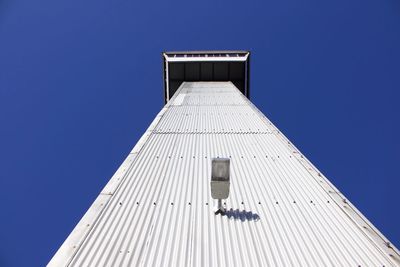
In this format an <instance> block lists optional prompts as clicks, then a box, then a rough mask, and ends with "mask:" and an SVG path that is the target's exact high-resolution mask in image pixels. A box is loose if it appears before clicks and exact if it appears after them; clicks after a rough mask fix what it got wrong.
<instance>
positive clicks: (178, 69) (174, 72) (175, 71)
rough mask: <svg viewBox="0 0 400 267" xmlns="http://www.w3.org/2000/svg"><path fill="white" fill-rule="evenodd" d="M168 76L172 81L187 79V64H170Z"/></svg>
mask: <svg viewBox="0 0 400 267" xmlns="http://www.w3.org/2000/svg"><path fill="white" fill-rule="evenodd" d="M168 74H169V79H170V80H183V79H184V77H185V63H169V65H168Z"/></svg>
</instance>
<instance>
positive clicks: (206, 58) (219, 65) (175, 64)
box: [163, 51, 250, 103]
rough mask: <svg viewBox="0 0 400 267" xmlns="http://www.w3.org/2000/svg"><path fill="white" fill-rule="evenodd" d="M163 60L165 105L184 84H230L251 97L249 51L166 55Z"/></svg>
mask: <svg viewBox="0 0 400 267" xmlns="http://www.w3.org/2000/svg"><path fill="white" fill-rule="evenodd" d="M163 60H164V73H163V74H164V100H165V103H167V102H168V100H169V99H170V98H171V97H172V96H173V95H174V93H175V92H176V90H177V89H178V88H179V86H180V85H181V84H182V82H184V81H187V82H196V81H231V82H232V83H233V84H234V85H235V86H236V87H237V88H238V89H239V90H240V91H241V92H242V93H243V94H244V95H245V96H246V97H247V98H249V97H250V92H249V73H250V69H249V67H250V66H249V64H250V52H249V51H190V52H164V53H163Z"/></svg>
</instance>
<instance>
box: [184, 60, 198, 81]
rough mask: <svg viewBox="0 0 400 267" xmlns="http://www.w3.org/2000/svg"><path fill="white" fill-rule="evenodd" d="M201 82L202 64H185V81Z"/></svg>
mask: <svg viewBox="0 0 400 267" xmlns="http://www.w3.org/2000/svg"><path fill="white" fill-rule="evenodd" d="M199 80H200V63H199V62H189V63H185V81H199Z"/></svg>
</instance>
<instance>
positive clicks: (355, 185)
mask: <svg viewBox="0 0 400 267" xmlns="http://www.w3.org/2000/svg"><path fill="white" fill-rule="evenodd" d="M399 29H400V2H399V1H397V0H386V1H382V0H374V1H372V0H362V1H347V0H337V1H320V0H314V1H312V0H305V1H292V0H286V1H220V0H213V1H208V0H206V1H201V2H200V1H198V2H191V1H160V2H155V1H129V0H122V1H121V0H120V1H104V0H96V1H94V0H79V1H78V0H68V1H67V0H60V1H50V0H40V1H28V0H15V1H11V0H2V1H0V189H1V194H0V203H1V218H0V241H1V242H0V266H41V265H44V264H46V263H47V262H48V261H49V260H50V258H51V257H52V255H53V254H54V253H55V252H56V250H57V249H58V247H59V246H60V245H61V244H62V242H63V241H64V239H65V238H66V237H67V235H68V234H69V233H70V232H71V230H72V229H73V227H74V226H75V224H76V223H77V222H78V220H79V219H80V218H81V217H82V215H83V214H84V212H85V211H86V209H87V208H88V207H89V206H90V204H91V203H92V201H93V200H94V199H95V197H96V196H97V195H98V193H99V192H100V190H101V189H102V187H103V186H104V185H105V184H106V182H107V181H108V179H109V178H110V177H111V175H112V174H113V172H114V171H115V170H116V169H117V167H118V166H119V165H120V163H121V162H122V161H123V159H124V158H125V156H126V155H127V153H129V151H130V149H131V148H132V147H133V145H134V144H135V143H136V141H137V140H138V139H139V138H140V136H141V135H142V133H143V132H144V131H145V129H146V128H147V126H148V125H149V124H150V122H151V121H152V119H153V118H154V116H155V115H156V114H157V113H158V111H159V110H160V109H161V107H162V105H163V88H162V65H161V54H160V53H161V51H164V50H194V49H196V50H203V49H248V50H251V52H252V60H251V98H252V101H253V102H254V103H255V104H256V105H257V106H258V107H259V108H260V109H261V110H262V111H263V112H264V113H265V114H266V115H267V116H268V117H269V118H270V119H271V120H272V121H273V122H274V123H275V124H276V125H277V126H278V127H279V128H280V129H281V130H282V131H283V132H284V133H285V134H286V136H288V138H289V139H290V140H291V141H293V143H294V144H296V145H297V147H298V148H299V149H300V150H301V151H302V152H303V153H304V154H305V155H306V156H307V157H308V158H309V159H310V160H311V161H312V162H313V163H314V164H315V165H316V166H317V167H318V168H319V169H320V170H321V171H322V172H323V173H324V174H325V175H326V176H327V177H328V178H329V179H330V180H331V181H332V182H333V183H334V184H335V185H336V186H337V187H338V188H339V189H340V190H341V191H342V192H343V193H344V194H345V195H346V196H347V197H348V198H349V199H350V201H352V202H353V203H354V204H355V205H356V206H357V207H358V208H359V210H361V211H362V212H363V214H364V215H365V216H366V217H367V218H369V219H370V220H371V221H372V222H373V223H374V225H375V226H376V227H378V229H380V230H381V231H382V232H383V233H384V234H385V235H386V236H387V237H388V238H389V239H390V240H391V241H392V242H393V243H394V244H395V245H396V246H397V247H400V227H399V225H400V212H399V208H398V206H399V202H400V197H399V187H400V174H399V171H398V166H399V162H400V156H399V155H400V154H399V152H400V142H399V136H400V126H399V117H400V106H399V99H400V93H399V90H400V49H399V47H400V30H399Z"/></svg>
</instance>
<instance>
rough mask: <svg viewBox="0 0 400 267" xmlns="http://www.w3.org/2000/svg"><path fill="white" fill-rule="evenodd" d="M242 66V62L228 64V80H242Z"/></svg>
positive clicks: (243, 73)
mask: <svg viewBox="0 0 400 267" xmlns="http://www.w3.org/2000/svg"><path fill="white" fill-rule="evenodd" d="M244 75H245V72H244V64H243V62H230V63H229V80H231V81H236V80H244Z"/></svg>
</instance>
